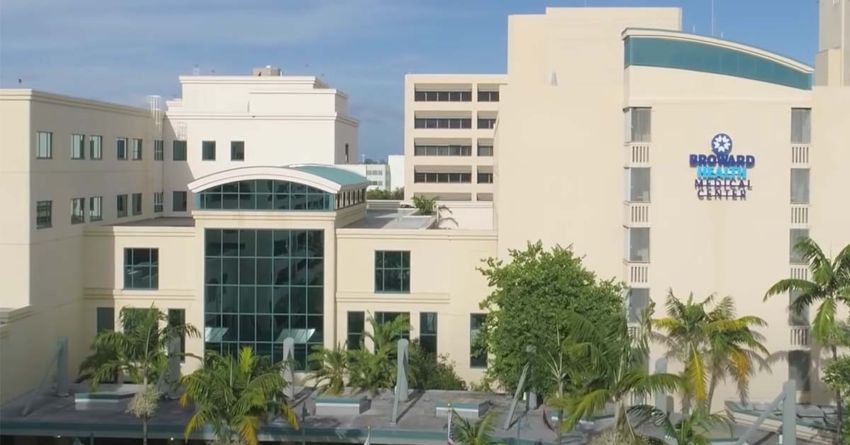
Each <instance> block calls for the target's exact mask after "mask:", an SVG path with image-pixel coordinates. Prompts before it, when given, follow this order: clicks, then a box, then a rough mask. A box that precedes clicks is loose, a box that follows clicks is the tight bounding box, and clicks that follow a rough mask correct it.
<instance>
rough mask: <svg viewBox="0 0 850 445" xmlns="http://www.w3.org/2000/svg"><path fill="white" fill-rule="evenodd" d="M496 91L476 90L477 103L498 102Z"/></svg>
mask: <svg viewBox="0 0 850 445" xmlns="http://www.w3.org/2000/svg"><path fill="white" fill-rule="evenodd" d="M498 101H499V92H498V91H481V90H478V102H498Z"/></svg>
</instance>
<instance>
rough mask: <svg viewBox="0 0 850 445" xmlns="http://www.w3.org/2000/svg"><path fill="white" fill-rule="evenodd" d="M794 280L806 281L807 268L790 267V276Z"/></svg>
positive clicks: (807, 277)
mask: <svg viewBox="0 0 850 445" xmlns="http://www.w3.org/2000/svg"><path fill="white" fill-rule="evenodd" d="M790 278H793V279H795V280H808V279H809V268H808V267H806V266H795V265H792V266H791V276H790Z"/></svg>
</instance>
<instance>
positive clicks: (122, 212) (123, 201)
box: [115, 195, 127, 218]
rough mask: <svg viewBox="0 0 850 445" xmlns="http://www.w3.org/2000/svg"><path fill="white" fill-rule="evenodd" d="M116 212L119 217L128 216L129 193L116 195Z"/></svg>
mask: <svg viewBox="0 0 850 445" xmlns="http://www.w3.org/2000/svg"><path fill="white" fill-rule="evenodd" d="M115 213H116V215H117V216H118V217H119V218H123V217H125V216H127V195H118V196H117V197H116V199H115Z"/></svg>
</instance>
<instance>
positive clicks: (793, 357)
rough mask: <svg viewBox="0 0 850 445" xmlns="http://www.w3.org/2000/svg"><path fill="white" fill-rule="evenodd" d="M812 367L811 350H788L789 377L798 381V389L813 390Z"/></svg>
mask: <svg viewBox="0 0 850 445" xmlns="http://www.w3.org/2000/svg"><path fill="white" fill-rule="evenodd" d="M811 369H812V354H811V352H810V351H788V379H789V380H794V381H795V382H797V390H798V391H809V390H811V387H812V384H811V379H810V378H809V377H810V375H811Z"/></svg>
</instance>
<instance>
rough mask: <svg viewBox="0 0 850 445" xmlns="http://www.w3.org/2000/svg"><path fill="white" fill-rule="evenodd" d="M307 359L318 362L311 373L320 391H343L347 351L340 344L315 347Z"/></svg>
mask: <svg viewBox="0 0 850 445" xmlns="http://www.w3.org/2000/svg"><path fill="white" fill-rule="evenodd" d="M307 360H308V361H310V362H313V363H318V364H320V366H319V368H318V369H317V370H315V371H313V372H312V373H311V377H312V378H313V380H314V381H315V383H316V387H317V388H318V389H319V392H320V393H328V394H333V395H339V394H342V393H343V392H344V391H345V376H346V374H347V373H348V351H346V350H345V348H343V347H342V345H339V344H337V345H336V346H335V347H334V348H333V349H327V348H324V347H316V349H315V350H314V351H313V352H312V353H311V354H310V355H309V356H308V357H307Z"/></svg>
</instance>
